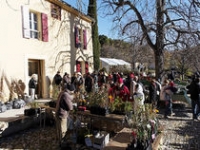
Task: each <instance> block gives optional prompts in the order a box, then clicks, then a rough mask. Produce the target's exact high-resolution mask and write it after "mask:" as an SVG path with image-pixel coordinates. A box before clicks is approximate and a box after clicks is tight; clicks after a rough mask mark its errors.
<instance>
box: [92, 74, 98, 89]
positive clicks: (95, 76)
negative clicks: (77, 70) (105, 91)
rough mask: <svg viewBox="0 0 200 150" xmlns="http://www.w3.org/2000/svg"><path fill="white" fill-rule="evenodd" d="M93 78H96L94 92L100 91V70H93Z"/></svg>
mask: <svg viewBox="0 0 200 150" xmlns="http://www.w3.org/2000/svg"><path fill="white" fill-rule="evenodd" d="M92 77H93V80H94V85H93V88H94V90H93V91H94V92H98V89H99V86H98V72H97V71H94V72H93V75H92Z"/></svg>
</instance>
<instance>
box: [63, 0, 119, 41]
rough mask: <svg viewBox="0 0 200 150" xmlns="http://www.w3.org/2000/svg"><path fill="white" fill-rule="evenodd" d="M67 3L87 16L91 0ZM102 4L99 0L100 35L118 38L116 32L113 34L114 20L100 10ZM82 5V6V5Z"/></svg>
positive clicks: (69, 0) (68, 1)
mask: <svg viewBox="0 0 200 150" xmlns="http://www.w3.org/2000/svg"><path fill="white" fill-rule="evenodd" d="M65 2H66V3H68V4H70V5H71V6H73V7H75V8H77V9H78V10H82V12H84V13H85V14H87V8H88V3H89V0H65ZM100 2H101V1H99V0H97V7H98V12H97V14H98V29H99V35H106V36H107V37H109V38H112V39H114V38H116V37H117V36H116V33H115V32H116V30H115V32H113V30H112V28H113V23H112V19H111V18H109V17H105V15H104V14H103V12H102V10H101V9H99V7H100V5H101V4H100ZM80 4H81V5H80Z"/></svg>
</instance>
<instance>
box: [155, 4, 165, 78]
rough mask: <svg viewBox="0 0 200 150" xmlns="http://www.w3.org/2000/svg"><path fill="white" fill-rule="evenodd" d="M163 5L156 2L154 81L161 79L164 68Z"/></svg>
mask: <svg viewBox="0 0 200 150" xmlns="http://www.w3.org/2000/svg"><path fill="white" fill-rule="evenodd" d="M164 5H165V0H157V33H156V49H154V54H155V70H156V79H161V77H162V74H163V67H164V55H163V51H164V29H163V24H164V13H163V10H164Z"/></svg>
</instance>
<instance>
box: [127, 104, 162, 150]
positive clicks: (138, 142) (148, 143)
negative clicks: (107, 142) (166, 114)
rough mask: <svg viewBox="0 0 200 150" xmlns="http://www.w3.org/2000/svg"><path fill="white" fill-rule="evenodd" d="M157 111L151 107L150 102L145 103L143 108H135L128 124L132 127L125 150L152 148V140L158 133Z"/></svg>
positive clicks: (148, 149)
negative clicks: (129, 139) (129, 140)
mask: <svg viewBox="0 0 200 150" xmlns="http://www.w3.org/2000/svg"><path fill="white" fill-rule="evenodd" d="M157 112H158V110H156V109H152V106H151V104H145V109H142V108H141V109H137V111H136V112H134V115H133V117H132V121H130V124H129V125H130V126H131V128H132V133H131V143H130V144H129V145H128V147H127V149H126V150H136V149H140V150H150V149H152V142H153V141H154V139H155V137H156V136H157V134H158V126H159V122H158V119H157V117H156V113H157Z"/></svg>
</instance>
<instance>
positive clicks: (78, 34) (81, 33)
mask: <svg viewBox="0 0 200 150" xmlns="http://www.w3.org/2000/svg"><path fill="white" fill-rule="evenodd" d="M74 37H75V47H76V48H83V49H87V35H86V30H82V29H80V28H78V27H77V26H75V31H74Z"/></svg>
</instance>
